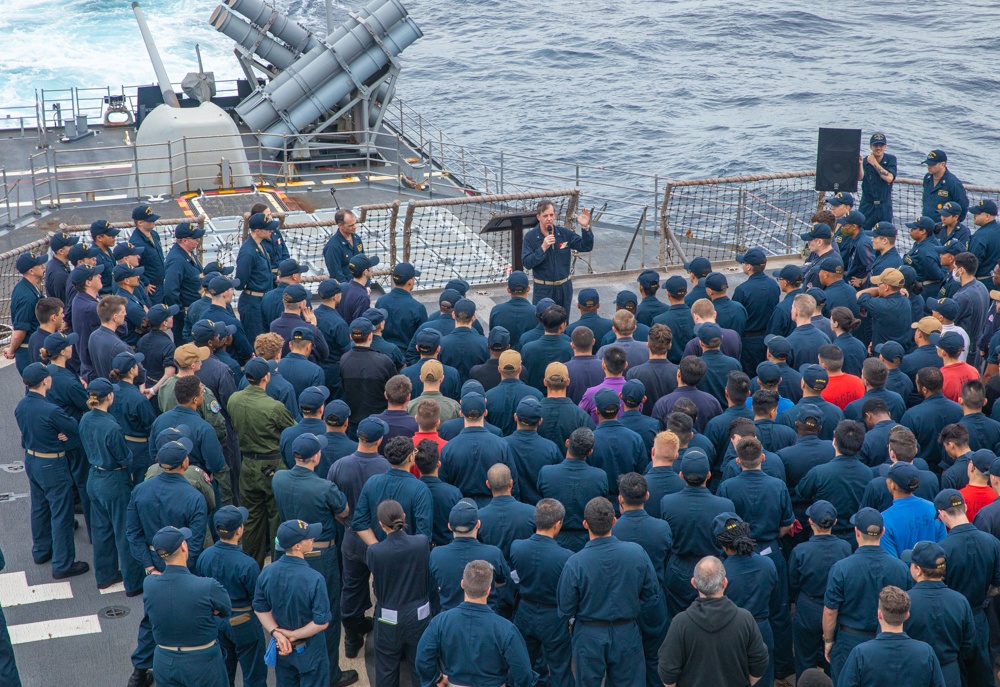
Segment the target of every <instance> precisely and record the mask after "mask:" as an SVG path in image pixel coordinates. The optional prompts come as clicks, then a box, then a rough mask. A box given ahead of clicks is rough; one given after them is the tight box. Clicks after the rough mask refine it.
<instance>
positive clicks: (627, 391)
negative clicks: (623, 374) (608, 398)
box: [622, 379, 646, 407]
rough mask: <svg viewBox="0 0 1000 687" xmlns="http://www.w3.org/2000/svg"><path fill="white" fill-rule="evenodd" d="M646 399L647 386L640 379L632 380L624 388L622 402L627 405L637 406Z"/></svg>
mask: <svg viewBox="0 0 1000 687" xmlns="http://www.w3.org/2000/svg"><path fill="white" fill-rule="evenodd" d="M645 397H646V385H645V384H643V383H642V382H641V381H640V380H638V379H630V380H628V381H627V382H625V386H623V387H622V402H624V403H625V404H626V405H630V406H633V407H634V406H637V405H639V404H640V403H642V399H644V398H645Z"/></svg>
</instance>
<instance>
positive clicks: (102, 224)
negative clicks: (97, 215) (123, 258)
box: [90, 219, 121, 237]
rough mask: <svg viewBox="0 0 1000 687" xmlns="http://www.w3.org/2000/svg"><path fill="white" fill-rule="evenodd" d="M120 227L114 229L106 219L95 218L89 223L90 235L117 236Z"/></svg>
mask: <svg viewBox="0 0 1000 687" xmlns="http://www.w3.org/2000/svg"><path fill="white" fill-rule="evenodd" d="M120 233H121V229H115V228H114V227H113V226H111V223H110V222H109V221H108V220H106V219H97V220H94V221H93V222H91V223H90V235H91V236H95V237H96V236H102V235H103V236H118V234H120Z"/></svg>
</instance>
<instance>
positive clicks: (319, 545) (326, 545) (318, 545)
mask: <svg viewBox="0 0 1000 687" xmlns="http://www.w3.org/2000/svg"><path fill="white" fill-rule="evenodd" d="M332 543H333V542H332V541H314V542H313V548H314V549H326V548H329V546H330V544H332Z"/></svg>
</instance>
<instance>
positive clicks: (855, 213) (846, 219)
mask: <svg viewBox="0 0 1000 687" xmlns="http://www.w3.org/2000/svg"><path fill="white" fill-rule="evenodd" d="M864 223H865V216H864V213H862V212H861V211H860V210H851V211H850V212H848V213H847V214H846V215H844V216H843V217H838V218H837V224H853V225H855V226H858V227H860V226H861V225H862V224H864Z"/></svg>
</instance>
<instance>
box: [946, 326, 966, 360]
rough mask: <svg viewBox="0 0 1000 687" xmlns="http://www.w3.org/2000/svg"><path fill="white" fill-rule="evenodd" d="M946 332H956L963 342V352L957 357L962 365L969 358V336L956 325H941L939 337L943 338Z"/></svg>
mask: <svg viewBox="0 0 1000 687" xmlns="http://www.w3.org/2000/svg"><path fill="white" fill-rule="evenodd" d="M948 332H956V333H957V334H958V335H959V336H961V337H962V339H963V340H964V341H965V350H964V351H962V354H961V355H960V356H958V359H959V360H961V361H962V362H963V363H964V362H966V359H967V358H968V357H969V335H968V334H966V332H965V330H964V329H962V328H961V327H959V326H958V325H957V324H942V325H941V336H944V335H945V334H947V333H948Z"/></svg>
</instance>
